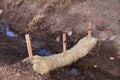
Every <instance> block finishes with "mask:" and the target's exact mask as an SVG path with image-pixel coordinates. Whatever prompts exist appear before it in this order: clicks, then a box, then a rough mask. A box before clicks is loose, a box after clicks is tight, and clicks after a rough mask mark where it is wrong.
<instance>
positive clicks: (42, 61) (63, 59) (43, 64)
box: [31, 37, 97, 74]
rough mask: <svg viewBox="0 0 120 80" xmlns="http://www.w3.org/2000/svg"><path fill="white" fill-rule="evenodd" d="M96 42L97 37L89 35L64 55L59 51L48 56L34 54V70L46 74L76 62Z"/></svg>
mask: <svg viewBox="0 0 120 80" xmlns="http://www.w3.org/2000/svg"><path fill="white" fill-rule="evenodd" d="M96 43H97V39H96V38H93V37H91V39H88V37H84V38H83V39H81V40H80V41H79V42H78V43H77V44H76V45H75V46H74V47H72V48H71V49H70V50H67V51H66V53H67V55H66V56H64V53H58V54H55V55H52V56H46V57H41V56H37V55H36V56H33V59H32V60H31V62H32V64H33V70H34V71H36V72H38V73H41V74H45V73H49V72H50V71H51V70H54V69H56V68H59V67H64V66H67V65H70V64H72V63H75V62H76V61H77V60H79V59H80V58H82V57H84V56H85V55H87V54H88V53H89V51H90V50H91V49H92V48H93V47H94V46H95V45H96Z"/></svg>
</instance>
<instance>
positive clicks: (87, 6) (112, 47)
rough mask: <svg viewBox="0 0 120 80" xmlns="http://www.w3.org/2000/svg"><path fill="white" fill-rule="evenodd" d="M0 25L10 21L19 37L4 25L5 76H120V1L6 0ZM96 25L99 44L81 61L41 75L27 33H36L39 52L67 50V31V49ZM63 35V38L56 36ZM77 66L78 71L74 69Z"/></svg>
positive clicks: (0, 64)
mask: <svg viewBox="0 0 120 80" xmlns="http://www.w3.org/2000/svg"><path fill="white" fill-rule="evenodd" d="M0 2H2V3H0V8H1V9H3V10H4V12H3V13H2V14H1V15H0V24H1V25H9V26H10V30H11V31H13V32H15V33H16V34H17V35H18V37H17V38H16V37H8V36H7V35H6V34H5V31H3V30H2V29H0V80H120V10H119V8H120V0H71V1H70V0H66V1H65V2H64V3H62V2H60V0H0ZM90 21H91V22H92V23H93V24H92V25H93V36H94V37H97V38H98V43H97V45H96V47H95V48H94V49H93V50H92V51H91V52H90V53H89V54H88V55H87V56H86V57H84V58H82V59H80V60H79V61H78V62H76V63H74V64H72V65H70V66H67V67H64V68H60V69H56V70H54V71H52V72H50V73H49V74H45V75H40V74H38V73H36V72H34V71H33V70H32V64H30V63H29V62H23V59H25V58H26V57H28V55H27V49H26V43H25V39H24V35H25V34H26V33H29V34H30V35H31V41H32V47H33V53H34V55H35V53H36V52H37V51H38V50H39V49H41V48H44V49H46V50H48V51H51V52H52V53H53V54H57V53H58V52H61V51H62V33H65V32H66V33H69V32H72V35H71V36H67V49H70V48H71V47H72V46H74V45H75V44H76V43H77V41H78V40H80V39H81V38H82V37H84V36H86V35H87V27H88V22H90ZM58 38H59V39H60V41H57V40H56V39H58ZM73 67H74V68H77V69H78V70H79V71H80V74H79V75H73V74H71V73H70V72H69V68H73Z"/></svg>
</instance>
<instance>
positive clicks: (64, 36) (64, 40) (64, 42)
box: [63, 33, 66, 56]
mask: <svg viewBox="0 0 120 80" xmlns="http://www.w3.org/2000/svg"><path fill="white" fill-rule="evenodd" d="M63 53H64V56H66V33H64V34H63Z"/></svg>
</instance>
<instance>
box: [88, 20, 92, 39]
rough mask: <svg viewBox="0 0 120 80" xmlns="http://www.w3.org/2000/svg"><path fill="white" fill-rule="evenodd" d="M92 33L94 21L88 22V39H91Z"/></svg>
mask: <svg viewBox="0 0 120 80" xmlns="http://www.w3.org/2000/svg"><path fill="white" fill-rule="evenodd" d="M91 35H92V23H91V22H89V24H88V39H89V40H90V39H91Z"/></svg>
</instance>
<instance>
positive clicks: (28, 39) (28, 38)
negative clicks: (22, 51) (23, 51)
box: [25, 34, 33, 60]
mask: <svg viewBox="0 0 120 80" xmlns="http://www.w3.org/2000/svg"><path fill="white" fill-rule="evenodd" d="M25 38H26V44H27V50H28V55H29V60H32V57H33V53H32V47H31V41H30V36H29V34H26V35H25Z"/></svg>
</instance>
